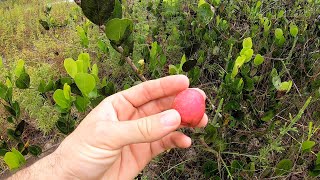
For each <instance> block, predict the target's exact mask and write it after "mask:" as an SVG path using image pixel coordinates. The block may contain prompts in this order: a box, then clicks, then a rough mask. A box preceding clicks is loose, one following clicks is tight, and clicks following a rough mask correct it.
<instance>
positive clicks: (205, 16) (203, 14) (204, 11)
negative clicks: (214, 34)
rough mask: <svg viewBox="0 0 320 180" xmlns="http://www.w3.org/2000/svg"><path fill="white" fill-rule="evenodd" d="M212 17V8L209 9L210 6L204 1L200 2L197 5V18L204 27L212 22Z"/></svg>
mask: <svg viewBox="0 0 320 180" xmlns="http://www.w3.org/2000/svg"><path fill="white" fill-rule="evenodd" d="M213 16H214V11H213V7H211V5H210V4H209V3H207V2H205V1H202V2H201V1H200V2H199V4H198V17H199V19H200V21H201V22H202V23H203V24H204V25H208V24H209V23H210V22H211V21H212V19H213Z"/></svg>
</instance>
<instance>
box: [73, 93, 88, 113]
mask: <svg viewBox="0 0 320 180" xmlns="http://www.w3.org/2000/svg"><path fill="white" fill-rule="evenodd" d="M74 104H75V106H76V108H77V109H78V111H79V112H86V110H87V108H88V105H89V104H90V100H89V99H88V98H85V97H81V96H77V99H76V101H75V103H74Z"/></svg>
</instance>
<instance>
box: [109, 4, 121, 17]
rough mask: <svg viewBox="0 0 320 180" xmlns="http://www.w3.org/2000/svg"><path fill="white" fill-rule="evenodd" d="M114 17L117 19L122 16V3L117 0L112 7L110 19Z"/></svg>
mask: <svg viewBox="0 0 320 180" xmlns="http://www.w3.org/2000/svg"><path fill="white" fill-rule="evenodd" d="M114 18H119V19H121V18H122V4H121V2H120V1H119V0H115V5H114V9H113V12H112V16H111V18H110V19H114Z"/></svg>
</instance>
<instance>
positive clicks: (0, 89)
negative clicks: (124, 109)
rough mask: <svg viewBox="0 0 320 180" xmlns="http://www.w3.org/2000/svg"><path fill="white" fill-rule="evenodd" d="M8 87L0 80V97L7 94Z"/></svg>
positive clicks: (3, 97) (4, 96)
mask: <svg viewBox="0 0 320 180" xmlns="http://www.w3.org/2000/svg"><path fill="white" fill-rule="evenodd" d="M7 91H8V87H7V86H5V85H4V84H2V83H1V82H0V98H2V99H5V98H6V95H7Z"/></svg>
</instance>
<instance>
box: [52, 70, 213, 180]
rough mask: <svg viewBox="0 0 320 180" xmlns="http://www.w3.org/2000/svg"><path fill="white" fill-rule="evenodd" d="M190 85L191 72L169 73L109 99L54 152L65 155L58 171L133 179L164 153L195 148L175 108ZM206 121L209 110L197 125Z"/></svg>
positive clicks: (72, 175) (71, 175) (76, 175)
mask: <svg viewBox="0 0 320 180" xmlns="http://www.w3.org/2000/svg"><path fill="white" fill-rule="evenodd" d="M188 87H189V79H188V78H187V77H186V76H181V75H177V76H169V77H165V78H162V79H158V80H152V81H148V82H145V83H141V84H139V85H137V86H135V87H132V88H130V89H128V90H126V91H123V92H120V93H117V94H115V95H112V96H110V97H108V98H106V99H105V100H104V101H103V102H101V103H100V104H99V105H98V106H97V107H96V108H95V109H93V110H92V112H90V114H89V115H88V116H87V117H86V118H85V119H84V120H83V121H82V122H81V123H80V125H79V126H78V127H77V129H76V130H75V131H74V132H73V133H72V134H71V135H69V136H68V137H67V138H66V139H65V140H64V141H63V142H62V143H61V145H60V146H59V147H58V149H57V150H56V151H55V152H54V153H53V154H52V155H51V156H54V157H57V158H58V159H59V160H60V161H59V171H57V172H60V173H61V174H62V175H63V176H64V177H69V178H70V179H86V180H90V179H92V180H96V179H121V180H122V179H133V178H134V177H136V176H137V175H138V174H139V173H140V171H141V170H143V168H144V167H145V166H146V165H147V164H148V163H149V162H150V161H151V160H152V158H154V157H155V156H157V155H159V154H160V153H162V152H164V151H166V150H168V149H171V148H188V147H190V146H191V139H190V138H189V137H188V136H186V135H184V134H183V133H181V132H178V131H176V130H177V129H179V128H180V127H182V126H181V117H180V115H179V113H178V112H177V111H176V110H173V109H171V108H172V107H171V106H172V103H173V101H174V99H175V97H176V95H177V94H178V93H180V92H181V91H184V90H186V89H187V88H188ZM198 90H199V89H198ZM199 92H201V93H202V94H203V96H204V98H205V94H204V92H203V91H201V90H199ZM207 122H208V118H207V115H206V114H205V115H204V116H203V118H202V120H201V121H200V123H199V124H198V125H197V127H204V126H205V125H206V124H207Z"/></svg>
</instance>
